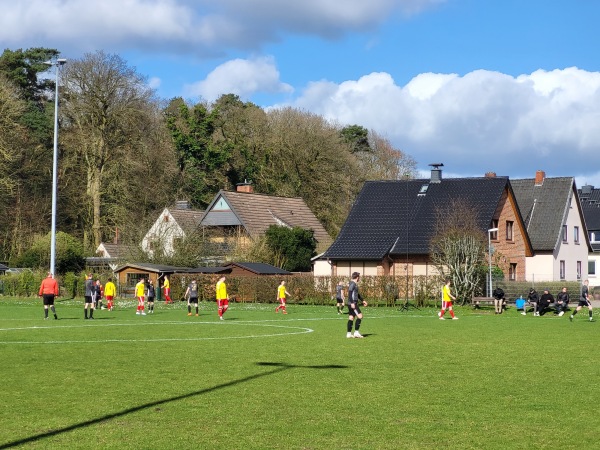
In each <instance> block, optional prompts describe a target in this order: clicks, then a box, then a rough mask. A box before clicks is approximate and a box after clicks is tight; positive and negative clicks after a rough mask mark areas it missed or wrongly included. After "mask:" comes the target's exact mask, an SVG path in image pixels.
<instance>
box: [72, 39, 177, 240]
mask: <svg viewBox="0 0 600 450" xmlns="http://www.w3.org/2000/svg"><path fill="white" fill-rule="evenodd" d="M62 85H63V86H64V94H63V98H64V104H63V107H62V108H61V112H62V114H63V116H64V120H63V126H64V130H65V131H64V138H63V141H64V143H65V150H66V152H65V153H66V156H67V159H68V162H67V167H69V168H70V169H71V171H72V173H74V174H79V178H78V179H77V181H78V182H79V180H81V179H83V182H84V183H85V193H84V195H83V196H82V197H80V202H81V203H82V204H80V205H79V209H80V210H83V211H84V214H83V216H82V217H81V221H82V226H83V230H84V235H83V238H84V243H85V245H86V247H87V248H88V249H89V248H90V247H91V246H93V247H94V248H95V247H96V246H98V245H99V244H100V242H101V240H102V236H103V232H102V231H103V223H104V224H106V219H104V220H103V216H107V217H113V219H114V220H118V218H119V216H120V215H122V213H123V208H127V207H129V208H131V207H133V208H136V206H135V203H140V204H141V205H139V206H137V208H136V209H137V210H138V214H144V213H145V212H146V211H145V210H144V208H143V205H144V204H145V203H146V202H147V198H146V196H148V195H150V194H151V193H155V192H156V189H155V187H156V186H157V185H158V183H157V182H156V180H154V181H153V180H152V178H153V177H156V176H158V175H159V174H160V173H161V169H160V164H161V163H163V162H165V161H166V163H167V165H168V160H169V159H170V158H171V156H172V155H170V154H169V153H168V152H166V154H164V155H162V157H160V156H159V155H160V151H157V149H164V148H167V150H168V149H169V147H168V146H170V145H171V144H170V143H168V142H167V140H166V139H163V138H162V136H161V133H160V132H159V131H157V130H161V127H162V124H161V121H160V116H159V113H158V111H159V106H158V102H157V101H156V99H155V97H154V91H153V90H152V89H151V88H150V87H149V86H148V85H147V83H146V80H145V78H144V77H142V76H141V75H139V74H138V73H137V72H136V71H135V69H134V68H132V67H128V66H127V64H126V63H125V61H124V60H123V59H121V58H120V57H119V56H117V55H109V54H106V53H104V52H102V51H99V52H96V53H92V54H86V55H85V56H84V57H83V58H82V59H80V60H76V61H73V62H70V63H69V64H68V65H67V66H65V69H64V71H63V82H62ZM165 146H167V147H165ZM152 153H154V155H151V154H152ZM157 157H158V159H157ZM151 163H153V164H154V166H150V164H151ZM150 168H152V169H155V170H156V169H157V171H156V172H151V171H150ZM144 177H147V178H148V180H147V183H146V185H145V186H144V185H143V184H142V185H140V183H139V182H136V181H138V180H139V179H140V178H144ZM110 181H113V182H110ZM114 181H117V183H115V182H114ZM131 181H133V183H131V184H132V185H133V186H134V187H135V188H136V193H135V194H128V192H127V191H128V188H127V183H129V182H131ZM65 182H68V181H67V180H65ZM71 182H72V181H71ZM111 193H112V198H113V199H116V200H117V201H116V202H103V199H104V198H106V197H107V196H111ZM132 198H134V199H135V200H134V201H135V203H134V204H133V205H132V204H131V203H129V205H128V206H123V205H124V202H123V201H122V200H124V199H126V200H131V199H132ZM107 231H108V230H105V234H106V232H107Z"/></svg>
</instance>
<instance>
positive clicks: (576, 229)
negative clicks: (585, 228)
mask: <svg viewBox="0 0 600 450" xmlns="http://www.w3.org/2000/svg"><path fill="white" fill-rule="evenodd" d="M573 242H575V243H576V244H579V227H573Z"/></svg>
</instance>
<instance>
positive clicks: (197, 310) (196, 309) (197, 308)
mask: <svg viewBox="0 0 600 450" xmlns="http://www.w3.org/2000/svg"><path fill="white" fill-rule="evenodd" d="M196 314H198V307H197V306H196Z"/></svg>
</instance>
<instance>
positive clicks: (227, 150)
mask: <svg viewBox="0 0 600 450" xmlns="http://www.w3.org/2000/svg"><path fill="white" fill-rule="evenodd" d="M59 55H60V52H59V51H58V50H56V49H47V48H30V49H25V50H23V49H18V50H9V49H6V50H4V52H3V53H2V55H0V194H1V195H0V202H1V206H2V208H3V210H4V211H5V212H6V213H5V214H3V215H2V216H0V260H1V261H6V262H9V263H10V264H11V265H18V263H19V262H20V261H23V258H24V256H25V255H26V254H27V251H28V250H29V249H30V248H31V247H32V246H34V244H35V243H36V241H39V240H40V239H41V238H42V237H44V236H46V235H47V234H48V231H49V229H50V221H51V186H52V155H53V136H54V133H53V131H54V89H55V84H54V76H53V72H52V71H50V72H49V67H48V65H46V64H44V62H45V61H48V60H52V59H54V58H57V57H58V56H59ZM59 105H60V106H59V166H58V167H59V169H58V208H57V209H58V214H57V230H60V231H61V232H64V233H66V234H68V235H70V236H71V237H72V238H74V239H75V240H76V241H77V242H79V243H80V244H81V246H82V248H83V249H84V250H83V251H84V253H85V254H87V255H93V253H94V251H95V249H96V248H97V246H98V245H99V244H100V242H103V241H105V242H106V241H112V240H113V238H114V236H115V235H116V233H117V230H118V234H119V238H120V240H121V242H124V243H130V244H135V245H138V244H139V243H140V242H141V238H142V236H143V234H144V233H145V232H146V231H147V229H148V228H149V226H150V223H151V222H153V221H154V220H155V218H156V215H157V214H158V211H160V210H162V208H164V207H165V206H168V205H172V204H174V203H175V201H177V200H188V201H189V202H190V204H191V205H192V206H193V207H196V208H200V209H203V208H204V207H206V206H207V204H208V202H209V201H210V200H211V199H212V198H213V196H214V195H215V194H216V193H217V192H218V191H219V189H234V188H235V185H236V184H238V183H241V182H244V181H251V182H252V184H253V185H254V190H255V192H260V193H264V194H271V195H278V196H294V197H302V198H303V199H304V201H305V202H306V203H307V205H308V206H309V208H310V209H311V210H312V211H313V212H314V213H315V215H316V216H317V218H318V219H319V220H320V221H321V222H322V223H323V225H324V226H325V228H326V229H327V230H328V232H329V233H330V234H331V235H332V236H334V237H335V236H336V235H337V233H338V231H339V229H340V227H341V226H342V224H343V222H344V220H345V218H346V216H347V213H348V211H349V209H350V207H351V206H352V203H353V201H354V199H355V197H356V195H357V194H358V192H359V191H360V189H361V187H362V184H363V182H364V181H365V180H369V179H399V178H402V177H413V176H414V174H415V170H416V163H415V161H414V159H413V158H412V157H411V156H409V155H407V154H406V153H404V152H403V151H401V150H400V149H397V148H395V147H394V146H393V145H392V144H391V143H390V142H389V141H388V140H387V139H386V138H385V137H384V136H381V135H379V134H377V133H375V132H373V131H369V130H367V129H366V128H364V127H362V126H361V125H349V126H342V125H340V124H337V123H332V122H331V121H328V120H326V119H325V118H323V117H321V116H319V115H316V114H313V113H310V112H307V111H303V110H299V109H296V108H291V107H285V108H277V109H264V108H261V107H259V106H257V105H255V104H253V103H251V102H245V101H243V100H241V99H240V98H239V97H237V96H236V95H233V94H226V95H222V96H221V97H220V98H218V99H217V100H216V101H214V102H206V101H203V100H199V101H197V102H192V101H188V100H185V99H183V98H173V99H162V98H159V97H158V96H157V93H156V91H155V90H153V89H151V88H150V87H149V85H148V83H147V79H146V77H144V76H143V75H142V74H140V73H139V72H137V70H136V69H135V68H134V67H132V66H130V65H129V64H128V63H127V62H126V61H125V60H124V59H123V58H122V57H120V56H119V55H116V54H108V53H105V52H103V51H96V52H93V53H88V54H85V55H83V56H82V57H81V58H80V59H75V60H69V61H68V62H67V64H65V65H64V66H62V67H61V69H60V77H59ZM48 251H49V250H48Z"/></svg>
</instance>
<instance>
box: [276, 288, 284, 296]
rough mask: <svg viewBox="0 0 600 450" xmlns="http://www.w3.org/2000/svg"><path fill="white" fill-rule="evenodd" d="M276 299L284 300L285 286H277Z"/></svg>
mask: <svg viewBox="0 0 600 450" xmlns="http://www.w3.org/2000/svg"><path fill="white" fill-rule="evenodd" d="M277 298H285V286H279V287H278V288H277Z"/></svg>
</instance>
